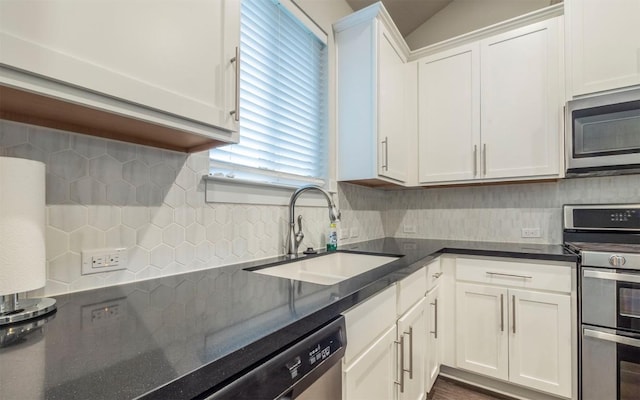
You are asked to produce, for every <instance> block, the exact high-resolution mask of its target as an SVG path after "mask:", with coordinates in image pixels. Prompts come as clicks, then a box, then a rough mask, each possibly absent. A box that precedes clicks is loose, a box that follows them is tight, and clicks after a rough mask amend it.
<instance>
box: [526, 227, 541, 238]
mask: <svg viewBox="0 0 640 400" xmlns="http://www.w3.org/2000/svg"><path fill="white" fill-rule="evenodd" d="M522 237H523V238H539V237H540V228H522Z"/></svg>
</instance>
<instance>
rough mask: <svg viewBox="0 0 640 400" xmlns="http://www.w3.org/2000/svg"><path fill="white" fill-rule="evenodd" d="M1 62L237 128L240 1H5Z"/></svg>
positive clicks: (128, 100)
mask: <svg viewBox="0 0 640 400" xmlns="http://www.w3.org/2000/svg"><path fill="white" fill-rule="evenodd" d="M1 3H2V4H0V11H1V12H0V27H1V28H0V41H1V42H2V46H1V49H0V63H2V64H5V65H7V66H9V67H11V68H15V69H18V70H21V71H26V72H28V73H30V74H34V75H37V76H42V77H45V78H48V79H51V80H54V81H58V82H62V83H65V84H67V85H69V86H72V87H78V88H82V89H86V90H88V91H90V92H97V93H100V94H104V95H107V96H109V97H112V98H116V99H118V100H122V101H124V102H126V103H131V104H135V105H138V106H143V107H146V108H150V109H153V110H158V111H161V112H163V113H166V114H168V115H171V116H178V117H180V118H184V119H185V120H190V121H196V122H198V123H202V124H205V125H208V126H214V127H217V128H223V129H226V130H230V131H232V130H237V122H236V121H235V119H234V116H233V115H231V114H230V112H231V111H232V110H233V109H234V107H235V96H236V92H235V81H236V66H235V64H234V63H232V62H231V59H232V58H233V57H235V54H236V48H237V47H238V45H239V24H240V1H238V0H203V1H179V0H167V1H157V2H153V1H146V0H98V1H84V0H48V1H37V0H3V1H2V2H1Z"/></svg>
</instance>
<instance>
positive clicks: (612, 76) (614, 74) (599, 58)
mask: <svg viewBox="0 0 640 400" xmlns="http://www.w3.org/2000/svg"><path fill="white" fill-rule="evenodd" d="M564 3H565V13H566V18H567V25H566V37H567V74H568V76H569V77H570V84H569V89H570V90H569V92H570V93H569V97H572V96H579V95H584V94H589V93H595V92H600V91H604V90H611V89H618V88H623V87H627V86H632V85H639V84H640V23H638V22H639V21H640V0H607V1H606V2H604V1H602V0H566V1H565V2H564Z"/></svg>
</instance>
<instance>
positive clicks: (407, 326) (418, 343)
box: [398, 297, 427, 400]
mask: <svg viewBox="0 0 640 400" xmlns="http://www.w3.org/2000/svg"><path fill="white" fill-rule="evenodd" d="M426 302H427V300H426V298H425V297H423V298H422V300H420V301H419V302H418V303H417V304H415V305H414V306H413V307H412V308H411V309H410V310H409V311H407V312H406V313H405V314H404V315H403V316H402V317H401V318H400V319H398V341H401V343H402V345H401V350H402V351H404V355H403V357H401V358H400V360H399V361H398V362H399V363H400V362H402V363H403V364H404V365H400V364H399V365H398V371H399V373H402V374H403V375H404V376H403V378H402V379H401V380H400V382H402V386H401V387H400V393H399V396H398V399H399V400H424V398H425V393H426V389H425V381H424V380H425V370H424V369H425V347H426V346H425V345H426V336H425V332H426V331H427V326H426V324H427V314H426V311H427V310H426Z"/></svg>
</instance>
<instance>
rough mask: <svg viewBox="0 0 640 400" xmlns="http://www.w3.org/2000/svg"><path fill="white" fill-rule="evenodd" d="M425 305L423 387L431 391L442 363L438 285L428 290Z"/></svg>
mask: <svg viewBox="0 0 640 400" xmlns="http://www.w3.org/2000/svg"><path fill="white" fill-rule="evenodd" d="M426 307H427V340H426V345H427V349H426V352H425V389H426V392H427V393H429V392H431V388H432V387H433V384H434V383H435V381H436V378H437V377H438V375H439V374H440V364H441V363H442V349H441V345H440V338H441V337H442V336H441V335H442V324H441V323H439V321H438V320H439V313H438V310H439V309H441V308H442V302H441V301H440V286H439V285H437V286H436V287H434V288H433V289H431V290H429V292H428V293H427V297H426Z"/></svg>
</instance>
